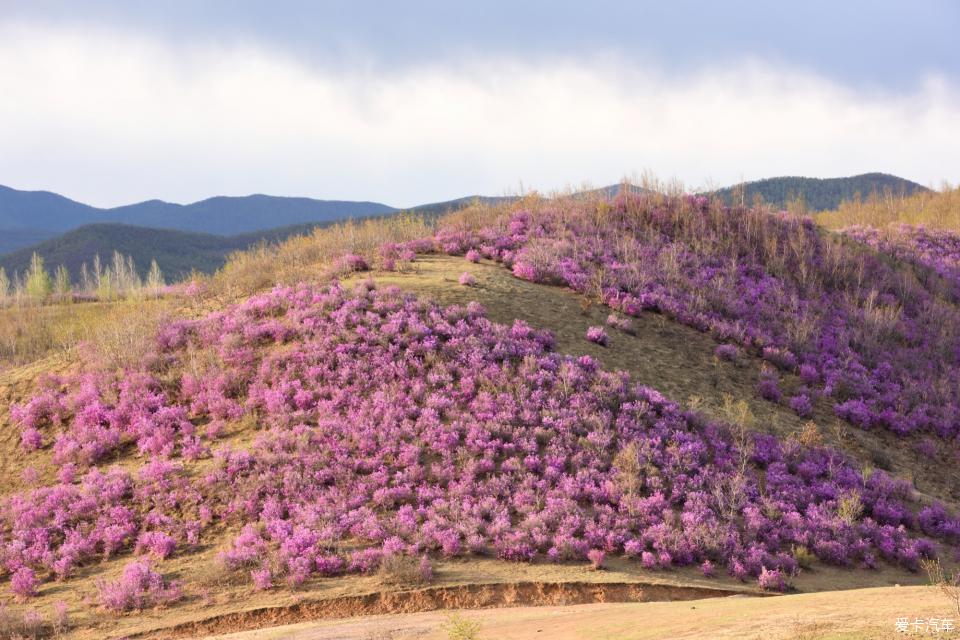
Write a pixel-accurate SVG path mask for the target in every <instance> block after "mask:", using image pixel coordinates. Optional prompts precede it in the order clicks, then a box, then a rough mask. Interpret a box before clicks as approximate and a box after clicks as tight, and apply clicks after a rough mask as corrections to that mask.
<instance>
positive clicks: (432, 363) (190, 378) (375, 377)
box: [0, 240, 960, 608]
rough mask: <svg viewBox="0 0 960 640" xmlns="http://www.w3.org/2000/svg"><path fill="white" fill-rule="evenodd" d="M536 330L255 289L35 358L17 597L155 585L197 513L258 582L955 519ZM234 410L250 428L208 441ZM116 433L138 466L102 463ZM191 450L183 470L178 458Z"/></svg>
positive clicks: (745, 573) (458, 313) (12, 510)
mask: <svg viewBox="0 0 960 640" xmlns="http://www.w3.org/2000/svg"><path fill="white" fill-rule="evenodd" d="M493 242H496V240H493ZM485 247H486V244H481V246H480V248H479V249H478V250H479V251H481V252H484V253H489V249H488V248H485ZM621 306H622V305H621ZM552 345H553V338H552V336H551V335H550V334H548V333H546V332H542V331H537V330H535V329H533V328H531V327H530V326H528V325H526V324H524V323H523V322H520V321H517V322H515V323H514V324H513V326H503V325H499V324H496V323H494V322H492V321H490V320H489V319H487V317H486V316H485V314H484V311H483V309H482V308H481V307H480V306H479V305H478V304H476V303H471V304H470V305H468V306H466V307H458V306H453V307H448V308H443V307H440V306H437V305H435V304H433V303H429V302H425V301H422V300H419V299H417V298H415V297H412V296H409V295H403V294H401V293H400V292H399V291H398V290H395V289H388V290H384V291H379V290H376V289H374V288H373V286H372V284H370V283H364V284H361V285H359V286H358V287H357V288H356V289H355V290H353V291H347V290H344V289H343V288H341V287H339V286H336V285H334V286H332V287H319V286H306V285H301V286H298V287H294V288H278V289H276V290H274V291H272V292H270V293H267V294H263V295H259V296H256V297H253V298H251V299H249V300H248V301H246V302H245V303H243V304H240V305H237V306H234V307H231V308H229V309H227V310H226V311H223V312H217V313H213V314H211V315H209V316H207V317H205V318H203V319H200V320H193V321H181V322H176V323H172V324H169V325H167V326H165V327H164V328H163V329H162V330H161V331H160V333H159V335H158V336H157V347H156V352H155V353H154V354H152V356H151V357H149V358H146V359H145V360H144V362H145V365H144V367H143V368H142V370H140V371H127V372H121V373H117V374H105V373H98V374H93V373H89V374H85V375H81V376H79V377H77V378H75V379H51V380H48V382H47V384H46V386H45V387H44V388H43V389H41V390H40V391H39V392H38V394H37V395H36V397H34V398H33V399H32V400H31V401H29V402H27V403H26V404H24V405H23V406H21V407H19V408H18V409H17V411H16V412H15V413H16V416H17V422H18V424H19V426H20V428H21V429H22V430H23V432H24V434H30V435H29V437H25V438H24V446H25V447H26V448H27V449H30V450H32V449H35V448H37V447H48V448H50V449H52V453H53V457H54V459H55V460H56V462H57V464H59V465H60V471H61V473H60V477H61V482H60V483H59V484H57V485H55V486H49V487H39V488H34V489H31V490H29V491H24V492H21V493H19V494H16V495H13V496H10V497H8V498H6V499H4V500H3V502H2V505H0V523H2V531H0V532H2V548H0V561H2V566H3V567H4V569H5V570H6V572H8V573H9V574H16V575H18V576H20V577H19V578H18V583H17V584H22V585H24V586H23V587H17V589H18V591H19V592H20V593H22V594H23V595H29V594H30V593H31V592H32V591H33V586H32V582H31V579H33V578H34V577H35V578H36V580H38V581H40V582H42V581H45V580H49V579H52V578H56V579H68V578H69V577H70V575H71V573H72V571H73V570H74V569H75V567H77V566H79V565H82V564H84V563H87V562H91V561H93V560H94V559H96V558H100V557H103V556H109V555H114V554H118V553H128V552H129V553H136V554H141V555H143V556H144V560H143V561H142V563H145V562H146V557H149V558H150V559H151V561H152V562H153V564H152V565H147V564H137V565H136V567H139V568H135V569H130V572H131V574H130V576H129V580H128V581H127V582H129V583H130V584H131V585H133V586H131V587H129V588H127V587H128V586H129V585H127V583H126V582H124V583H122V584H120V583H118V584H117V585H114V586H110V585H106V586H105V587H104V590H103V592H104V594H106V595H105V596H104V597H105V598H107V599H109V600H110V602H111V604H109V606H112V607H116V608H128V607H129V606H134V607H135V606H139V605H138V602H139V600H137V598H138V597H139V596H138V595H137V594H139V593H141V592H143V591H147V592H149V591H150V590H151V589H153V590H159V591H163V590H164V589H166V587H165V586H164V583H163V582H162V579H161V577H158V576H156V575H154V573H151V572H153V571H155V570H156V571H161V570H162V560H163V558H166V557H168V556H170V555H171V554H177V553H181V552H184V551H189V549H190V548H191V547H192V546H193V545H196V544H198V543H199V542H201V541H203V540H204V539H205V536H208V535H212V534H211V533H209V531H210V529H211V525H212V524H213V523H217V524H218V525H225V526H226V527H227V530H228V531H232V532H233V534H232V535H231V539H230V540H229V543H228V544H226V545H225V546H224V548H223V549H222V552H221V553H220V561H221V562H222V563H223V564H224V565H225V566H226V567H228V568H229V569H231V570H236V571H237V572H241V573H242V574H243V575H246V576H248V578H249V579H250V580H251V581H252V582H253V583H255V584H256V586H257V587H258V588H263V589H266V588H271V587H274V586H277V585H281V584H284V583H286V584H289V585H293V586H295V585H297V584H300V583H302V582H303V581H304V580H306V579H308V578H310V577H314V576H334V575H338V574H342V573H347V572H358V573H369V572H373V571H376V570H377V569H378V568H379V566H380V564H381V562H383V561H384V559H385V558H390V557H393V556H396V555H397V554H400V555H408V556H417V557H423V556H424V555H432V556H434V557H438V556H440V557H458V556H465V555H469V554H477V555H491V556H496V557H499V558H502V559H506V560H517V561H528V560H532V559H536V558H539V559H543V560H552V561H557V562H560V561H578V562H587V561H590V562H592V563H593V564H594V565H595V566H601V565H602V564H603V562H604V561H605V560H604V559H605V558H609V557H610V556H612V555H626V556H629V557H631V558H635V559H636V561H637V562H640V563H641V564H643V565H644V566H647V567H650V568H658V569H659V568H669V567H674V566H684V565H694V564H696V565H698V566H699V567H700V568H701V570H702V571H703V572H704V573H705V574H708V575H712V574H713V573H714V572H715V569H714V567H715V566H716V567H721V566H722V567H725V568H726V570H727V571H728V572H729V573H730V574H732V575H734V576H736V577H738V578H741V579H744V580H746V579H754V580H755V579H762V584H763V586H764V587H765V588H781V587H782V586H783V585H784V584H785V580H786V576H789V575H791V574H793V573H794V572H795V571H796V570H797V563H796V561H795V560H794V557H793V555H792V554H791V550H792V549H793V548H794V547H798V546H802V547H805V548H807V549H809V550H811V551H812V553H814V554H815V555H816V556H817V557H819V558H820V559H822V560H823V561H824V562H828V563H831V564H835V565H840V566H850V567H858V566H859V567H873V566H876V565H877V564H878V563H879V562H880V561H881V560H883V561H888V562H892V563H896V564H899V565H901V566H905V567H908V568H911V569H914V568H916V566H917V563H918V561H919V560H920V559H921V558H922V557H925V556H932V555H934V554H935V553H937V551H938V549H937V545H938V544H942V543H950V544H952V543H954V542H956V541H957V535H958V534H957V532H958V531H960V523H958V521H957V520H956V519H955V518H954V517H953V516H952V515H950V514H949V513H947V512H946V510H944V509H943V508H942V507H940V506H937V508H935V509H933V508H931V509H928V510H926V511H924V512H922V517H921V518H920V520H919V522H918V519H917V517H916V516H915V513H914V512H915V511H916V510H917V508H918V507H917V506H916V505H914V504H913V502H912V497H911V489H910V487H909V486H908V485H907V484H905V483H903V482H900V481H895V480H893V479H891V478H890V477H889V476H887V475H886V474H885V473H883V472H882V471H872V472H870V473H869V474H865V473H861V471H860V470H859V469H858V468H857V467H856V466H854V465H853V464H852V463H851V462H850V461H849V460H847V459H846V458H845V457H844V456H843V455H841V454H840V453H838V452H836V451H833V450H830V449H826V448H805V447H803V446H801V445H799V444H797V443H796V442H793V441H791V442H780V441H778V440H776V439H775V438H773V437H770V436H759V435H758V436H756V437H755V439H754V441H753V442H752V443H750V446H749V447H747V448H746V449H744V450H738V449H737V447H736V446H735V445H734V444H733V441H734V440H733V439H732V438H731V437H730V436H729V434H728V433H727V432H726V430H725V428H724V427H723V426H721V425H717V424H712V423H709V422H706V421H705V420H704V419H703V418H702V417H700V416H698V415H696V414H693V413H690V412H685V411H683V410H681V409H680V407H678V406H677V405H676V404H674V403H672V402H670V401H668V400H667V399H665V398H663V397H662V396H661V395H660V394H659V393H657V392H656V391H653V390H651V389H649V388H645V387H643V386H639V385H636V384H634V383H631V381H630V380H629V379H628V376H627V375H626V374H624V373H612V372H607V371H604V370H602V369H601V368H600V367H599V365H598V362H597V361H595V360H593V359H591V358H590V357H580V358H573V357H569V356H563V355H560V354H557V353H555V352H553V351H552ZM203 363H206V365H204V364H203ZM204 367H206V368H204ZM241 422H243V423H246V424H255V425H257V426H258V429H259V432H258V433H257V435H256V437H255V441H254V442H252V443H251V444H248V445H244V446H240V445H230V444H229V441H227V442H226V443H222V442H220V440H219V438H220V436H221V434H222V433H223V431H224V429H225V428H227V427H228V426H229V425H234V424H238V423H241ZM124 450H126V451H131V452H133V453H134V454H135V455H138V456H140V458H141V459H142V461H143V462H142V466H141V467H140V468H139V470H136V469H135V470H133V471H130V472H128V471H124V470H121V469H119V468H113V467H106V466H105V464H106V461H108V460H109V457H110V454H112V453H114V452H119V451H124ZM197 458H199V459H207V460H208V462H207V463H206V465H205V467H204V468H205V469H207V470H206V471H204V472H203V473H201V474H198V475H194V476H191V475H189V474H187V473H186V472H185V468H186V467H185V465H188V464H189V461H190V460H192V459H197ZM185 460H186V462H185ZM851 505H853V506H855V507H856V508H853V506H851ZM221 528H222V527H219V526H218V527H217V529H221ZM921 529H922V531H921ZM924 535H927V536H931V537H933V538H935V539H939V540H940V542H938V543H934V542H931V541H930V540H928V539H927V538H925V537H922V536H924ZM150 566H152V567H155V569H152V568H151V569H149V571H148V570H147V569H143V567H148V568H149V567H150ZM24 570H29V571H30V572H32V573H30V574H29V575H28V574H27V573H25V572H24ZM125 575H126V574H125ZM28 578H30V579H28ZM124 580H126V578H124ZM141 583H143V584H141ZM144 585H146V586H144ZM41 587H42V584H41ZM128 592H129V593H130V594H133V595H131V596H130V597H131V598H133V600H131V602H133V604H132V605H131V604H128V600H127V594H128ZM114 600H116V603H114Z"/></svg>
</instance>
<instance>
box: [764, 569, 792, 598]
mask: <svg viewBox="0 0 960 640" xmlns="http://www.w3.org/2000/svg"><path fill="white" fill-rule="evenodd" d="M757 583H758V584H759V585H760V588H761V589H763V590H764V591H780V592H783V591H786V590H787V579H786V577H785V576H784V575H783V572H782V571H781V570H780V569H767V568H766V567H763V568H762V569H761V570H760V576H759V577H758V578H757Z"/></svg>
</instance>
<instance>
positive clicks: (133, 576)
mask: <svg viewBox="0 0 960 640" xmlns="http://www.w3.org/2000/svg"><path fill="white" fill-rule="evenodd" d="M97 593H98V597H99V599H100V605H101V606H103V607H104V608H105V609H108V610H110V611H114V612H117V613H120V612H123V611H141V610H143V609H145V608H147V607H154V606H157V605H164V604H170V603H173V602H176V601H177V600H179V599H180V598H181V597H182V593H181V590H180V587H179V585H177V584H176V583H173V582H166V581H165V580H164V579H163V576H161V575H160V574H159V573H157V572H156V571H154V570H153V568H151V566H150V564H149V563H147V562H143V561H137V562H131V563H130V564H128V565H127V566H126V567H124V569H123V574H122V575H121V576H120V578H119V579H118V580H115V581H107V580H100V581H98V582H97Z"/></svg>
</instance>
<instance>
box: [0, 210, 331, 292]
mask: <svg viewBox="0 0 960 640" xmlns="http://www.w3.org/2000/svg"><path fill="white" fill-rule="evenodd" d="M317 226H321V223H315V224H305V225H291V226H287V227H280V228H277V229H267V230H264V231H255V232H252V233H246V234H239V235H235V236H218V235H213V234H209V233H191V232H187V231H175V230H170V229H151V228H147V227H136V226H132V225H126V224H113V223H101V224H89V225H85V226H82V227H80V228H78V229H74V230H72V231H68V232H66V233H64V234H62V235H59V236H57V237H55V238H52V239H49V240H46V241H44V242H41V243H39V244H36V245H33V246H30V247H27V248H25V249H20V250H18V251H14V252H12V253H9V254H7V255H3V256H0V267H3V268H4V269H6V271H7V273H8V274H13V273H18V272H19V273H23V272H24V271H25V270H26V269H27V267H28V265H29V264H30V258H31V256H32V255H33V254H34V253H37V254H39V255H40V256H41V257H43V259H44V262H45V263H46V265H47V267H48V268H49V269H50V270H51V271H53V270H54V269H56V268H57V267H58V266H59V265H63V266H65V267H66V268H67V269H68V270H69V272H70V274H71V276H73V277H74V278H76V276H77V275H78V274H79V273H80V268H81V265H82V264H83V263H86V264H87V266H88V267H90V265H91V263H92V260H93V258H94V256H95V255H99V256H100V259H101V260H109V259H110V256H111V255H112V254H113V252H114V251H119V252H120V253H122V254H124V255H125V256H131V257H132V258H133V261H134V264H135V265H136V266H137V269H138V271H140V275H141V276H143V275H145V274H146V271H147V270H148V269H149V267H150V261H151V260H156V261H157V264H158V265H159V267H160V269H161V271H163V273H164V275H165V276H166V278H167V279H168V280H171V281H176V280H180V279H182V278H184V277H186V276H187V275H189V274H190V273H191V272H192V271H194V270H196V271H199V272H202V273H212V272H214V271H216V270H217V269H219V268H220V267H222V266H223V264H224V263H225V262H226V259H227V256H228V255H229V254H230V253H232V252H233V251H238V250H241V249H247V248H249V247H251V246H253V245H255V244H257V243H259V242H277V241H281V240H285V239H286V238H289V237H290V236H292V235H296V234H303V233H309V232H310V231H311V230H312V229H314V228H316V227H317Z"/></svg>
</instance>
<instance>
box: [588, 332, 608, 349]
mask: <svg viewBox="0 0 960 640" xmlns="http://www.w3.org/2000/svg"><path fill="white" fill-rule="evenodd" d="M587 340H589V341H590V342H595V343H597V344H599V345H600V346H602V347H605V346H606V345H607V340H609V338H608V337H607V332H606V331H604V330H603V327H587Z"/></svg>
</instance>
